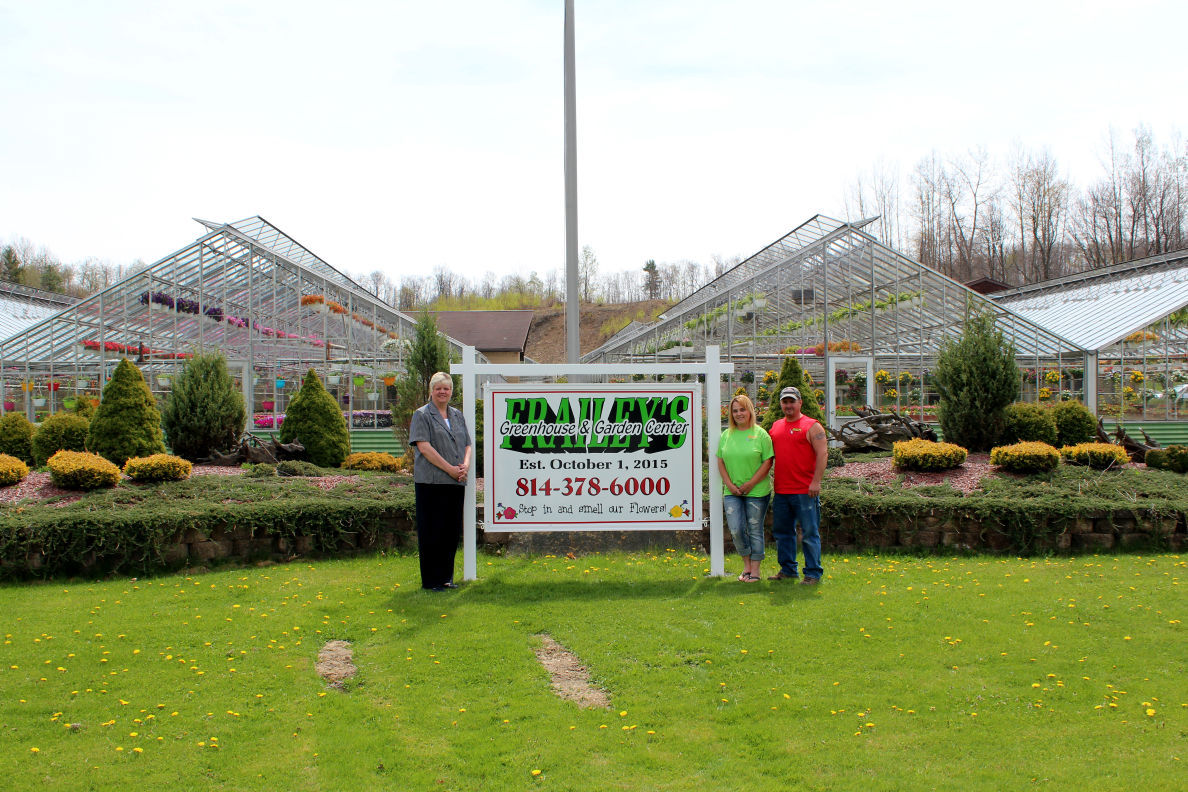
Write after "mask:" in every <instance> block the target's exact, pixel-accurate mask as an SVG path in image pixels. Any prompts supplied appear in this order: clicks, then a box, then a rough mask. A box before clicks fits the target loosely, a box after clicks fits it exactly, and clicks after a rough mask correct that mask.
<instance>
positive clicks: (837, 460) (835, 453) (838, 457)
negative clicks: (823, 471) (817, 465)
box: [825, 448, 846, 468]
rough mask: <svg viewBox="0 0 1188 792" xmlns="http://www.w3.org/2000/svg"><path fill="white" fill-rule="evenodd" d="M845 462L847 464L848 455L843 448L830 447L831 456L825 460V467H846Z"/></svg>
mask: <svg viewBox="0 0 1188 792" xmlns="http://www.w3.org/2000/svg"><path fill="white" fill-rule="evenodd" d="M845 464H846V456H845V454H843V453H842V450H841V449H840V448H831V449H829V456H828V458H827V459H826V461H825V467H827V468H834V467H845Z"/></svg>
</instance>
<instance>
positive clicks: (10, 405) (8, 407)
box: [4, 401, 16, 412]
mask: <svg viewBox="0 0 1188 792" xmlns="http://www.w3.org/2000/svg"><path fill="white" fill-rule="evenodd" d="M14 410H16V402H10V401H6V402H4V412H13V411H14Z"/></svg>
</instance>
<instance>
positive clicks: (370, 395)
mask: <svg viewBox="0 0 1188 792" xmlns="http://www.w3.org/2000/svg"><path fill="white" fill-rule="evenodd" d="M377 399H379V391H367V401H376V400H377Z"/></svg>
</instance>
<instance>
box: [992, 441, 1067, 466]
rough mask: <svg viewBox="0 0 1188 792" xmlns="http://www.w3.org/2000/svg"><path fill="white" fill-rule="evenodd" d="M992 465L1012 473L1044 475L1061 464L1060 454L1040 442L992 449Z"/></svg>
mask: <svg viewBox="0 0 1188 792" xmlns="http://www.w3.org/2000/svg"><path fill="white" fill-rule="evenodd" d="M990 464H991V465H998V466H999V467H1000V468H1002V469H1003V470H1009V471H1011V472H1012V473H1044V472H1047V471H1049V470H1055V469H1056V466H1057V465H1059V464H1060V452H1059V451H1057V450H1056V449H1055V448H1053V447H1052V446H1050V445H1048V444H1047V443H1040V442H1038V441H1033V442H1026V443H1015V444H1014V445H1006V446H999V447H997V448H992V449H990Z"/></svg>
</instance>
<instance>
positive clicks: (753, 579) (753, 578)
mask: <svg viewBox="0 0 1188 792" xmlns="http://www.w3.org/2000/svg"><path fill="white" fill-rule="evenodd" d="M739 580H741V581H742V582H743V583H758V582H759V576H758V575H750V574H744V575H743V576H742V577H740V578H739Z"/></svg>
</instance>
